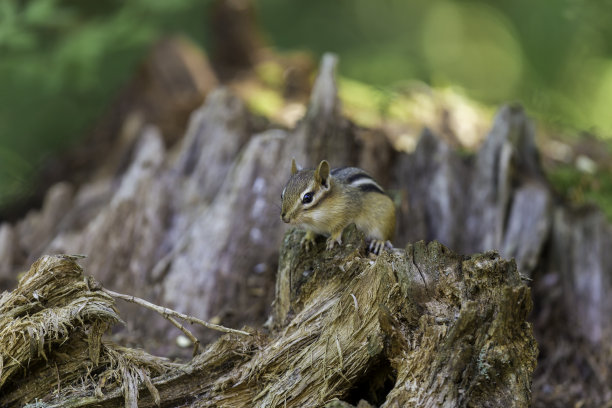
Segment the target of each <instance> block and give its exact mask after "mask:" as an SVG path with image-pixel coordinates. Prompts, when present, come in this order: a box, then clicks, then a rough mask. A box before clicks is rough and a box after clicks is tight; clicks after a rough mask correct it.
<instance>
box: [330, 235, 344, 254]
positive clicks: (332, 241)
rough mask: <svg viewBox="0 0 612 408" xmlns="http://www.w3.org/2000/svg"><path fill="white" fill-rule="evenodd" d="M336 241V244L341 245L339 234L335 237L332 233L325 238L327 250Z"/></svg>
mask: <svg viewBox="0 0 612 408" xmlns="http://www.w3.org/2000/svg"><path fill="white" fill-rule="evenodd" d="M336 242H337V243H338V245H342V236H341V235H338V236H337V237H334V236H333V235H332V236H331V237H329V238H327V250H328V251H329V250H330V249H332V248H333V247H334V245H336Z"/></svg>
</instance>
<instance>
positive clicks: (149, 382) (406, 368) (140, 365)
mask: <svg viewBox="0 0 612 408" xmlns="http://www.w3.org/2000/svg"><path fill="white" fill-rule="evenodd" d="M302 236H303V232H302V231H297V230H292V231H290V232H289V233H288V234H287V235H286V236H285V238H284V240H283V244H282V248H281V256H280V262H279V272H278V277H277V282H276V296H277V297H276V299H275V308H274V313H273V314H272V316H271V318H270V323H269V326H270V327H271V328H272V330H271V332H269V333H263V332H254V331H252V334H251V335H250V336H239V335H235V334H231V335H225V336H223V337H222V338H221V339H219V340H217V342H215V343H213V344H211V345H210V346H208V348H207V349H206V350H205V351H204V352H203V353H202V354H200V355H198V356H197V357H195V358H194V359H193V360H192V361H191V362H189V363H187V364H184V365H176V364H175V365H169V364H167V363H164V362H163V360H160V359H158V358H155V357H152V356H147V355H145V354H142V353H141V354H135V351H132V350H129V349H122V348H119V347H117V346H115V345H113V344H109V343H106V344H103V345H102V346H100V345H99V341H100V339H99V335H100V334H101V333H102V332H103V331H104V330H97V329H96V328H97V326H98V325H102V326H104V327H105V325H107V324H112V323H114V322H115V321H117V320H118V317H117V315H116V314H115V313H114V312H113V310H114V307H113V304H112V302H110V303H109V301H110V299H109V298H108V297H107V296H106V295H105V294H104V293H102V292H101V287H100V286H99V285H98V284H97V283H95V282H94V281H93V279H91V278H90V279H88V280H86V281H85V282H88V284H87V285H86V284H84V283H83V282H84V281H83V278H82V275H81V270H80V268H79V267H78V266H77V265H76V264H75V262H74V259H72V258H68V257H55V258H54V257H46V258H44V259H43V260H41V261H39V262H37V263H36V264H34V265H33V266H32V269H31V270H30V272H29V273H28V275H27V276H26V278H24V280H22V282H21V284H20V288H19V289H18V290H17V291H16V292H15V293H10V294H5V295H4V296H3V298H2V301H3V302H2V303H1V304H0V306H2V307H4V308H6V311H7V312H11V311H15V310H17V309H16V305H14V303H15V302H19V304H21V305H23V306H22V308H24V307H25V308H29V307H31V308H33V309H32V311H31V312H30V313H29V314H28V315H27V317H25V316H24V319H23V322H24V323H22V326H21V330H22V331H23V332H25V333H27V332H31V329H30V328H29V327H30V325H35V322H34V321H35V320H36V319H37V317H39V316H40V315H42V314H45V313H47V310H46V309H45V308H44V307H40V306H39V304H38V301H37V300H36V298H35V297H34V296H33V293H39V294H41V295H43V294H44V296H45V298H46V300H47V301H48V302H50V303H51V304H54V305H58V306H59V305H61V307H63V308H65V309H67V311H68V313H67V314H68V315H71V316H72V315H73V314H71V313H70V312H71V311H76V310H77V308H78V311H79V313H81V315H82V316H81V317H79V316H77V315H76V314H75V315H74V317H73V318H72V320H71V321H70V324H67V325H66V327H65V328H64V329H63V331H62V337H61V339H59V338H58V337H57V335H56V333H55V332H54V331H53V330H47V331H44V330H42V331H41V336H40V338H38V342H39V344H44V343H46V342H51V344H50V345H48V346H46V347H48V349H47V353H48V354H49V357H46V355H45V354H44V353H43V352H42V349H43V348H42V347H38V351H36V350H34V351H30V353H29V356H28V354H27V353H26V354H25V355H24V357H27V358H28V359H29V366H30V368H28V369H23V366H22V365H21V364H19V362H15V361H13V360H11V359H9V358H8V355H7V354H6V352H7V350H6V348H5V347H2V350H0V352H1V353H2V354H1V355H2V358H3V360H2V361H5V370H4V374H3V378H2V383H1V384H0V387H1V389H2V396H1V397H0V404H2V405H3V406H19V405H20V404H23V403H28V402H33V401H35V400H44V401H45V406H46V407H60V406H61V407H67V406H69V407H94V406H95V407H120V406H124V404H125V405H128V406H130V405H132V406H136V405H134V404H135V401H134V399H133V396H134V395H140V397H139V399H138V406H139V407H149V406H151V407H152V406H156V405H159V406H162V407H170V406H194V407H195V406H200V407H276V406H286V407H318V406H324V405H327V406H333V404H335V403H332V402H331V401H333V400H334V399H340V400H344V401H345V402H347V403H352V404H357V403H358V402H359V401H360V400H364V401H368V402H369V403H373V404H376V405H378V406H381V407H396V406H424V407H428V406H432V407H433V406H436V407H438V406H445V407H446V406H447V407H456V406H465V407H468V406H478V407H483V406H500V405H502V404H503V405H506V406H511V407H523V406H526V405H528V403H529V401H530V384H531V375H532V372H533V369H534V368H535V363H536V354H537V346H536V343H535V340H534V338H533V336H532V330H531V325H530V324H529V323H527V322H526V320H525V319H526V316H527V315H528V313H529V311H530V310H531V305H532V303H531V298H530V294H529V288H527V287H526V286H525V285H524V284H523V283H522V282H521V279H520V277H519V274H518V271H517V269H516V265H515V264H514V262H512V261H507V260H504V259H502V258H500V257H499V255H498V254H497V253H495V252H488V253H484V254H478V255H474V256H471V257H463V256H460V255H457V254H455V253H453V252H451V251H450V250H448V249H447V248H445V247H444V246H442V245H440V244H438V243H436V242H432V243H430V244H425V243H424V242H422V241H421V242H418V243H416V244H414V245H412V244H411V245H408V247H407V248H406V249H405V250H400V249H396V250H393V251H390V252H384V253H383V254H382V255H380V256H378V257H376V258H374V259H371V258H368V257H367V256H365V255H366V252H365V246H364V237H363V235H362V234H361V233H359V232H358V231H357V230H356V229H355V228H350V229H349V230H348V231H346V232H345V234H344V240H345V245H344V246H343V247H340V248H336V249H334V250H332V251H327V250H325V244H324V242H319V244H318V245H317V247H316V248H315V249H314V250H311V251H310V252H309V253H305V252H304V250H303V249H302V248H301V247H300V244H299V242H300V240H301V238H302ZM52 271H54V272H55V274H56V277H55V278H54V279H48V278H47V279H43V277H45V276H50V275H51V272H52ZM37 279H38V280H37ZM36 283H38V284H39V286H36V285H35V284H36ZM26 285H29V286H27V289H28V290H24V288H26ZM65 288H71V290H70V291H69V295H67V294H66V292H67V291H66V289H65ZM72 288H73V289H72ZM72 298H77V299H82V298H91V299H95V298H101V299H102V302H104V303H103V304H104V306H103V307H101V308H100V311H97V313H94V311H92V310H89V309H83V307H82V306H80V304H81V302H82V301H80V300H79V302H76V304H75V302H73V301H71V299H72ZM86 304H87V305H89V308H90V309H92V308H95V307H96V305H97V303H94V302H93V301H92V300H89V301H87V303H86ZM52 310H55V309H52ZM105 310H106V311H107V312H106V313H103V311H105ZM20 312H21V313H23V312H24V310H20ZM97 319H100V320H97ZM40 320H41V321H42V322H48V320H49V319H48V318H45V317H43V318H42V319H40ZM10 321H11V319H5V320H3V321H2V324H1V325H0V326H2V327H0V329H1V330H8V329H9V328H7V326H6V325H9V326H10V325H11V323H10ZM77 321H80V322H81V324H77V323H76V322H77ZM61 327H64V326H63V325H62V326H61ZM13 336H14V337H15V338H16V339H20V338H28V336H23V335H22V334H21V333H19V331H18V330H13ZM83 336H86V337H87V336H89V337H90V338H92V337H93V338H95V339H97V340H96V341H93V342H88V341H83ZM54 339H55V340H54ZM59 340H61V341H59ZM32 341H33V340H32ZM12 344H17V345H19V346H20V347H21V348H22V349H24V350H25V351H27V350H28V348H27V347H25V346H26V345H27V344H26V345H23V344H22V343H20V342H19V341H15V342H13V343H12ZM92 344H98V346H95V347H94V346H92ZM4 345H5V344H2V346H4ZM30 349H31V347H30ZM92 349H93V351H92ZM69 356H70V357H69ZM113 357H114V360H115V361H113ZM137 357H138V358H137ZM43 359H48V361H47V362H46V364H45V362H44V360H43ZM58 360H61V361H60V362H59V363H58ZM34 367H35V368H34ZM32 368H33V369H32ZM117 370H118V371H119V374H115V376H116V380H117V381H118V382H119V383H120V384H121V386H117V384H115V383H111V382H108V383H105V381H104V379H106V378H110V377H111V376H112V373H113V372H114V371H117ZM52 371H55V373H54V374H55V375H49V374H51V373H50V372H52ZM145 371H146V372H145ZM143 372H145V373H144V374H142V373H143ZM24 373H25V375H24ZM45 373H46V376H43V375H44V374H45ZM88 373H91V374H88ZM126 373H141V376H140V377H136V381H134V380H133V378H132V377H130V376H129V375H127V374H126ZM155 374H156V375H155ZM42 378H45V380H41V379H42ZM7 380H8V381H7ZM34 385H35V386H34ZM128 385H129V387H128ZM138 388H140V389H138ZM156 400H157V402H156ZM336 403H337V402H336ZM364 404H365V402H362V405H361V406H364ZM347 406H348V405H347Z"/></svg>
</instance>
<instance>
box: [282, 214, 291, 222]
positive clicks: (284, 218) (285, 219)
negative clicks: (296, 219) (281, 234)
mask: <svg viewBox="0 0 612 408" xmlns="http://www.w3.org/2000/svg"><path fill="white" fill-rule="evenodd" d="M281 220H283V222H286V223H287V224H289V218H288V217H286V214H285V213H281Z"/></svg>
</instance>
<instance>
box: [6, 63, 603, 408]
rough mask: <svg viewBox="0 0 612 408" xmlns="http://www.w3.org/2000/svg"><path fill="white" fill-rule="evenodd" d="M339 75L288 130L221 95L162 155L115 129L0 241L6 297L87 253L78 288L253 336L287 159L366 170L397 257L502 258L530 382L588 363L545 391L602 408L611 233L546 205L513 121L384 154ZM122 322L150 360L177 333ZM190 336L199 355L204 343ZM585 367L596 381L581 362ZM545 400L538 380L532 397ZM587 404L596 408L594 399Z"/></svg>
mask: <svg viewBox="0 0 612 408" xmlns="http://www.w3.org/2000/svg"><path fill="white" fill-rule="evenodd" d="M336 65H337V59H336V58H335V57H333V56H331V55H327V56H325V57H324V58H323V61H322V63H321V68H320V73H319V76H318V77H317V80H316V82H315V85H314V88H313V93H312V95H311V100H310V103H309V106H308V110H307V114H306V115H305V117H304V118H303V119H302V120H301V121H300V122H299V123H298V125H297V126H296V127H295V128H294V129H271V128H265V129H264V128H263V127H262V126H261V125H259V124H257V125H255V123H259V122H257V121H255V120H254V119H253V117H251V115H250V114H249V113H248V111H247V109H246V108H245V107H244V104H243V103H242V102H241V101H240V100H239V98H237V97H235V96H234V95H233V94H232V93H231V92H230V91H228V90H227V89H220V90H217V91H215V92H213V93H210V94H209V96H208V98H207V100H206V102H205V104H204V105H203V106H202V107H201V108H200V109H198V110H197V111H196V112H194V114H193V115H192V117H191V122H190V126H189V130H188V132H187V134H186V137H185V138H183V139H182V140H180V141H178V142H177V143H176V144H175V145H174V146H173V147H170V148H168V147H167V146H166V145H165V143H164V142H163V141H164V140H166V141H167V138H166V135H164V134H160V132H159V131H158V130H156V128H155V127H150V126H147V125H146V123H143V121H142V116H139V115H138V114H134V115H130V116H129V120H128V119H126V120H125V122H124V123H122V126H120V127H117V129H119V128H120V129H122V132H121V134H122V136H121V140H123V141H122V142H121V143H119V144H118V145H117V148H116V149H117V151H116V152H115V153H113V154H112V155H111V159H109V163H107V164H106V165H104V166H102V168H100V169H99V172H96V174H97V176H96V178H95V179H92V180H91V181H90V182H86V183H84V184H82V185H80V186H79V187H78V188H74V187H71V186H70V185H68V184H59V185H57V186H55V187H54V188H53V189H51V190H49V192H48V194H47V199H46V200H45V204H44V207H43V208H42V210H41V211H39V212H36V211H33V212H31V213H30V214H29V215H28V216H27V217H26V218H25V219H24V220H22V221H19V222H17V223H15V224H11V225H8V224H3V225H2V226H0V255H1V257H0V258H1V259H0V274H1V275H0V277H2V278H3V281H4V282H7V281H8V280H9V279H11V278H12V276H15V274H16V273H17V272H19V271H22V270H25V269H27V268H28V266H29V263H30V262H32V261H34V260H35V259H37V258H38V257H39V256H40V255H42V254H44V253H66V252H67V253H84V254H86V255H88V258H87V260H85V261H84V263H83V264H84V266H85V267H86V268H87V270H88V271H89V273H91V274H92V275H93V276H95V277H96V279H98V280H100V281H101V282H102V283H103V284H104V285H105V286H108V287H109V288H110V289H114V290H117V291H121V292H128V293H133V294H134V295H136V296H139V297H142V298H145V299H147V300H150V301H153V302H155V303H162V304H164V305H167V306H169V307H173V308H175V309H178V310H179V311H181V312H186V313H191V314H194V315H196V316H197V317H199V318H201V319H204V320H209V319H214V320H216V321H218V322H220V323H221V324H224V325H227V326H230V327H240V326H242V325H243V324H250V325H253V326H258V325H260V324H262V323H263V322H264V320H265V319H266V317H267V316H268V314H269V310H270V309H269V307H270V303H271V301H272V299H273V297H274V285H275V282H274V273H275V271H276V270H277V265H278V262H279V261H278V255H279V254H278V247H279V243H280V242H281V240H282V237H283V231H284V229H283V226H282V223H281V222H280V220H279V217H278V211H277V208H276V207H275V205H277V204H278V203H279V198H278V196H279V193H280V191H281V188H282V185H283V184H284V182H285V181H286V178H287V176H288V174H289V168H290V159H291V157H296V159H297V160H298V161H299V162H300V164H302V165H306V166H312V165H313V164H314V163H316V162H318V161H319V160H321V159H328V160H329V161H330V163H331V164H332V166H341V165H357V166H360V167H363V168H365V169H366V170H368V171H369V172H370V173H371V174H372V175H374V176H375V178H376V179H378V180H379V181H381V183H382V184H383V185H384V186H385V187H387V188H388V190H389V191H390V192H391V193H392V195H393V196H394V198H395V201H396V202H397V204H398V212H397V213H398V226H397V228H396V230H397V231H398V234H397V236H396V239H395V240H394V243H395V244H396V245H397V246H398V247H403V246H404V245H406V244H407V243H409V242H416V241H417V240H420V239H424V240H426V241H432V240H437V241H439V242H442V243H443V244H444V245H446V246H448V247H449V248H451V249H453V250H456V251H457V252H459V253H461V254H471V253H476V252H483V251H487V250H491V249H497V250H499V252H500V254H501V255H502V256H503V257H505V258H512V257H514V258H515V259H516V263H517V265H518V271H519V272H520V274H521V275H522V276H523V277H525V278H528V279H532V282H533V283H532V285H533V288H534V290H535V293H536V296H535V297H534V300H535V308H534V313H533V321H534V322H535V326H534V327H535V330H536V336H537V337H538V340H539V341H540V344H541V345H542V346H541V349H542V350H543V357H542V359H541V360H540V366H541V367H547V368H546V370H547V371H542V374H541V375H545V376H550V372H552V371H555V372H557V371H559V369H558V367H559V366H560V365H561V363H560V361H570V363H568V364H573V363H571V362H572V361H579V362H585V363H584V364H583V365H584V370H586V371H585V372H587V374H588V375H587V376H582V374H580V372H578V371H572V370H565V371H563V370H561V371H563V372H564V373H565V374H563V375H566V377H562V376H560V377H559V378H557V379H555V382H554V384H555V387H559V388H567V387H566V385H567V384H573V383H580V384H583V385H584V387H585V389H586V388H588V387H591V388H589V389H594V390H596V391H600V392H599V393H597V392H590V391H589V393H590V394H589V395H596V394H599V395H607V394H606V392H609V391H610V390H611V388H610V387H609V385H607V384H610V383H612V382H611V381H609V380H610V374H609V373H610V372H612V368H611V369H609V368H610V367H612V361H610V359H604V358H603V357H602V355H603V356H604V357H605V356H606V355H607V354H605V353H602V350H603V349H604V348H605V345H606V344H607V342H609V339H610V336H611V333H612V321H611V320H610V319H609V318H608V316H609V315H610V313H611V312H612V304H611V303H612V302H610V301H609V300H608V297H609V296H607V294H608V293H609V292H610V290H611V286H612V278H611V275H612V259H611V256H610V255H609V251H606V248H608V247H609V244H610V242H612V232H611V228H610V224H609V222H608V221H607V220H605V219H604V217H603V216H602V215H601V214H600V213H599V212H598V211H597V210H594V209H588V208H587V209H584V208H582V209H574V208H571V206H570V205H569V204H568V203H566V202H565V201H563V200H562V199H560V198H559V197H558V196H557V195H556V194H555V193H554V192H553V190H552V189H551V187H550V186H549V184H548V182H547V181H546V179H545V177H544V175H543V172H542V170H541V167H540V164H539V159H538V153H537V148H536V146H535V142H534V140H535V133H534V128H533V126H532V125H531V124H530V121H529V120H528V119H527V117H526V115H525V113H524V112H523V111H522V110H521V109H520V108H518V107H510V106H506V107H503V108H502V109H501V110H500V111H499V113H498V114H497V116H496V118H495V121H494V124H493V128H492V130H491V132H490V134H489V135H488V137H487V139H486V141H485V143H484V145H483V146H482V147H481V148H480V150H479V151H478V152H477V153H476V154H475V155H466V154H465V153H461V154H460V153H458V152H457V151H456V150H455V149H454V148H453V147H452V146H451V145H449V144H448V143H447V142H445V141H444V140H442V139H441V138H439V137H438V136H437V135H436V134H434V133H433V132H432V131H429V130H427V129H426V130H424V131H423V134H422V137H421V139H420V141H419V144H418V146H417V148H416V151H414V152H413V153H408V154H407V153H403V152H396V151H394V150H393V149H392V148H391V145H390V144H389V142H388V140H387V135H385V134H384V133H383V132H382V131H380V130H376V129H363V128H359V127H357V126H355V125H354V124H352V123H351V122H350V121H349V120H348V119H347V118H346V117H344V116H343V115H342V107H341V104H340V101H339V99H338V97H337V92H336V82H335V78H334V71H335V69H336ZM145 99H146V98H145ZM147 100H148V99H147ZM147 117H148V116H147ZM262 123H263V122H262ZM162 128H163V126H162ZM296 262H297V261H296ZM301 279H304V277H300V276H298V275H296V276H295V282H298V283H299V282H301ZM292 282H293V281H292ZM287 284H288V283H287V282H285V285H287ZM278 285H279V284H278V282H277V286H276V295H277V300H276V303H275V305H274V307H273V314H274V316H275V318H274V319H273V320H271V324H272V323H273V324H274V325H277V326H278V327H280V326H279V325H282V324H283V323H286V321H284V320H283V319H289V318H292V317H293V316H294V313H295V310H294V309H295V307H294V306H295V305H291V303H284V302H283V301H282V300H279V299H280V297H279V291H281V292H282V291H287V290H290V288H293V286H291V285H289V286H282V285H281V287H279V286H278ZM288 288H289V289H288ZM507 299H508V300H511V299H512V298H507ZM120 308H121V311H122V316H124V318H125V319H126V320H128V321H130V322H132V325H131V326H130V327H131V328H133V329H134V331H135V334H141V335H142V336H143V338H144V339H146V340H144V341H149V340H151V339H153V340H154V343H152V344H147V346H148V347H150V349H152V350H158V351H160V352H168V353H176V350H175V348H174V347H173V346H171V344H172V341H173V340H174V337H176V336H177V335H178V334H179V332H178V331H177V330H176V329H175V328H173V327H171V326H170V325H169V324H168V323H167V322H164V321H161V320H159V319H156V318H155V317H154V316H152V315H148V314H144V315H143V312H142V311H141V310H138V309H136V308H133V307H125V306H123V305H120ZM281 317H282V318H281ZM151 321H152V322H153V323H151ZM197 334H198V337H199V338H200V340H201V341H202V342H203V343H206V342H207V341H211V340H214V339H215V338H216V336H217V334H215V333H210V332H199V333H197ZM574 343H580V344H588V346H585V347H586V348H582V347H573V346H572V344H574ZM564 350H569V351H567V353H565V352H564ZM591 355H595V356H598V359H601V360H602V361H605V362H604V363H602V364H603V366H601V367H604V368H601V369H600V368H598V367H599V366H596V365H593V364H591V363H588V361H592V360H593V358H591V357H590V356H591ZM550 356H557V357H555V359H554V360H552V359H550V358H551V357H550ZM558 356H564V357H563V358H566V360H562V359H561V358H560V357H558ZM424 358H425V357H424ZM432 364H433V363H432ZM581 364H582V363H581ZM589 376H590V377H589ZM583 377H585V378H586V377H589V378H591V377H592V378H598V381H596V382H592V381H590V382H589V381H588V380H585V379H584V378H583ZM587 383H588V384H587ZM593 384H595V385H593ZM598 384H600V385H598ZM547 387H548V388H550V387H551V385H550V383H547V382H546V381H543V380H542V381H536V389H535V395H536V398H539V397H538V396H544V395H545V394H546V392H547V391H546V390H547V389H548V388H547ZM597 387H599V388H597ZM604 391H605V392H604ZM546 395H548V394H546ZM542 398H545V397H542ZM546 398H548V397H546ZM545 400H546V401H547V402H548V401H550V400H549V399H545ZM579 400H580V398H579V397H576V399H573V400H572V399H570V400H567V401H568V402H567V403H576V402H578V401H579ZM585 401H587V402H593V404H594V405H597V404H599V403H600V402H601V403H604V402H605V398H600V399H595V400H589V399H586V400H585ZM602 401H603V402H602ZM536 402H537V401H536ZM564 402H565V401H564Z"/></svg>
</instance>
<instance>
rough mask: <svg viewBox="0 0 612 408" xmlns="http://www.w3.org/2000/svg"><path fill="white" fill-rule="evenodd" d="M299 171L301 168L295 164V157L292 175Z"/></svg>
mask: <svg viewBox="0 0 612 408" xmlns="http://www.w3.org/2000/svg"><path fill="white" fill-rule="evenodd" d="M298 170H301V168H300V167H299V166H298V165H297V164H295V157H294V158H292V159H291V175H294V174H295V173H297V172H298Z"/></svg>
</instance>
